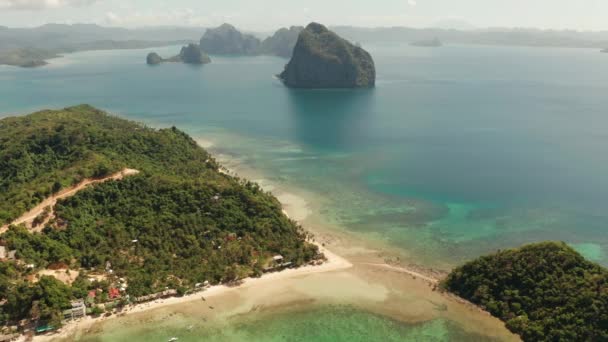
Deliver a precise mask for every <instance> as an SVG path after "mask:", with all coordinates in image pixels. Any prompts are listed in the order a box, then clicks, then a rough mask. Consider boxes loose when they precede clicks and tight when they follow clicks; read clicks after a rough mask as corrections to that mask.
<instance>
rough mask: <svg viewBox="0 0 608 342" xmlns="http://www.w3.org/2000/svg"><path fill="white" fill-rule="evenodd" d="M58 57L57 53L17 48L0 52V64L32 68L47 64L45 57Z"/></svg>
mask: <svg viewBox="0 0 608 342" xmlns="http://www.w3.org/2000/svg"><path fill="white" fill-rule="evenodd" d="M57 57H60V55H58V54H57V53H54V52H52V51H48V50H42V49H35V48H19V49H15V50H10V51H4V52H0V64H5V65H12V66H19V67H23V68H33V67H39V66H43V65H46V64H48V62H47V61H46V60H47V59H51V58H57Z"/></svg>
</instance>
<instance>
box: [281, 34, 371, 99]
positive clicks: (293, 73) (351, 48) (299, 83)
mask: <svg viewBox="0 0 608 342" xmlns="http://www.w3.org/2000/svg"><path fill="white" fill-rule="evenodd" d="M278 77H279V78H280V79H281V80H282V81H283V83H284V84H285V85H286V86H288V87H292V88H366V87H373V86H374V85H375V83H376V68H375V65H374V60H373V59H372V56H371V55H370V54H369V53H368V52H367V51H365V50H364V49H362V48H361V47H359V46H355V45H353V44H352V43H350V42H349V41H347V40H345V39H343V38H341V37H340V36H338V35H337V34H336V33H334V32H332V31H330V30H328V29H327V28H326V27H325V26H323V25H321V24H318V23H310V24H309V25H308V26H307V27H306V28H305V29H304V30H302V32H300V35H299V36H298V41H297V43H296V46H295V48H294V50H293V56H292V57H291V60H290V61H289V63H288V64H287V65H286V66H285V70H284V71H283V72H282V73H281V74H280V75H278Z"/></svg>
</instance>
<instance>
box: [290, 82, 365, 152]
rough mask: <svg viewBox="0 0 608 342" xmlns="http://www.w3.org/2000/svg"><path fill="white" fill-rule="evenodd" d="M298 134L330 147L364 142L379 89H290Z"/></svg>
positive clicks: (305, 139) (291, 106)
mask: <svg viewBox="0 0 608 342" xmlns="http://www.w3.org/2000/svg"><path fill="white" fill-rule="evenodd" d="M286 91H287V93H288V108H289V112H290V114H291V117H292V129H293V133H294V136H295V137H296V138H297V139H298V140H299V141H300V142H302V143H304V144H307V145H312V146H317V147H320V148H327V149H349V148H355V147H356V146H357V145H360V144H363V143H364V142H365V140H366V139H367V138H369V137H368V134H367V133H366V132H367V128H368V127H369V123H370V119H371V117H372V114H373V108H374V101H375V92H376V90H375V89H340V90H333V89H321V90H309V89H287V90H286Z"/></svg>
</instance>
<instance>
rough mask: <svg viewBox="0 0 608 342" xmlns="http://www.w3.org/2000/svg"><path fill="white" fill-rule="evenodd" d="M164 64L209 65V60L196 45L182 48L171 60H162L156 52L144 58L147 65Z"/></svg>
mask: <svg viewBox="0 0 608 342" xmlns="http://www.w3.org/2000/svg"><path fill="white" fill-rule="evenodd" d="M165 62H174V63H185V64H208V63H211V58H209V56H208V55H207V54H206V53H205V52H204V51H203V50H201V48H200V46H199V45H197V44H188V45H187V46H184V47H182V49H181V51H180V52H179V54H178V55H175V56H173V57H171V58H166V59H165V58H162V57H161V56H160V55H159V54H157V53H156V52H151V53H149V54H148V56H146V63H147V64H149V65H157V64H161V63H165Z"/></svg>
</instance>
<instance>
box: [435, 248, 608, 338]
mask: <svg viewBox="0 0 608 342" xmlns="http://www.w3.org/2000/svg"><path fill="white" fill-rule="evenodd" d="M441 286H442V287H443V288H444V289H446V290H448V291H450V292H452V293H454V294H456V295H458V296H460V297H462V298H464V299H467V300H469V301H471V302H472V303H474V304H477V305H480V306H481V307H482V308H484V309H485V310H487V311H489V312H490V313H491V314H492V315H494V316H496V317H498V318H500V319H501V320H503V321H504V322H505V323H506V326H507V328H508V329H509V330H511V331H512V332H514V333H516V334H519V335H520V336H521V337H522V339H523V340H524V341H608V270H606V269H605V268H603V267H601V266H599V265H597V264H595V263H592V262H590V261H587V260H585V258H583V256H581V255H580V254H579V253H577V252H576V251H575V250H574V249H572V248H570V247H569V246H567V245H566V244H565V243H558V242H545V243H538V244H532V245H527V246H524V247H522V248H518V249H511V250H503V251H499V252H498V253H496V254H494V255H490V256H485V257H481V258H478V259H476V260H474V261H472V262H469V263H467V264H465V265H463V266H461V267H458V268H456V269H455V270H453V271H452V272H451V273H450V274H449V276H448V277H447V278H446V279H445V280H444V281H443V283H442V285H441Z"/></svg>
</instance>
